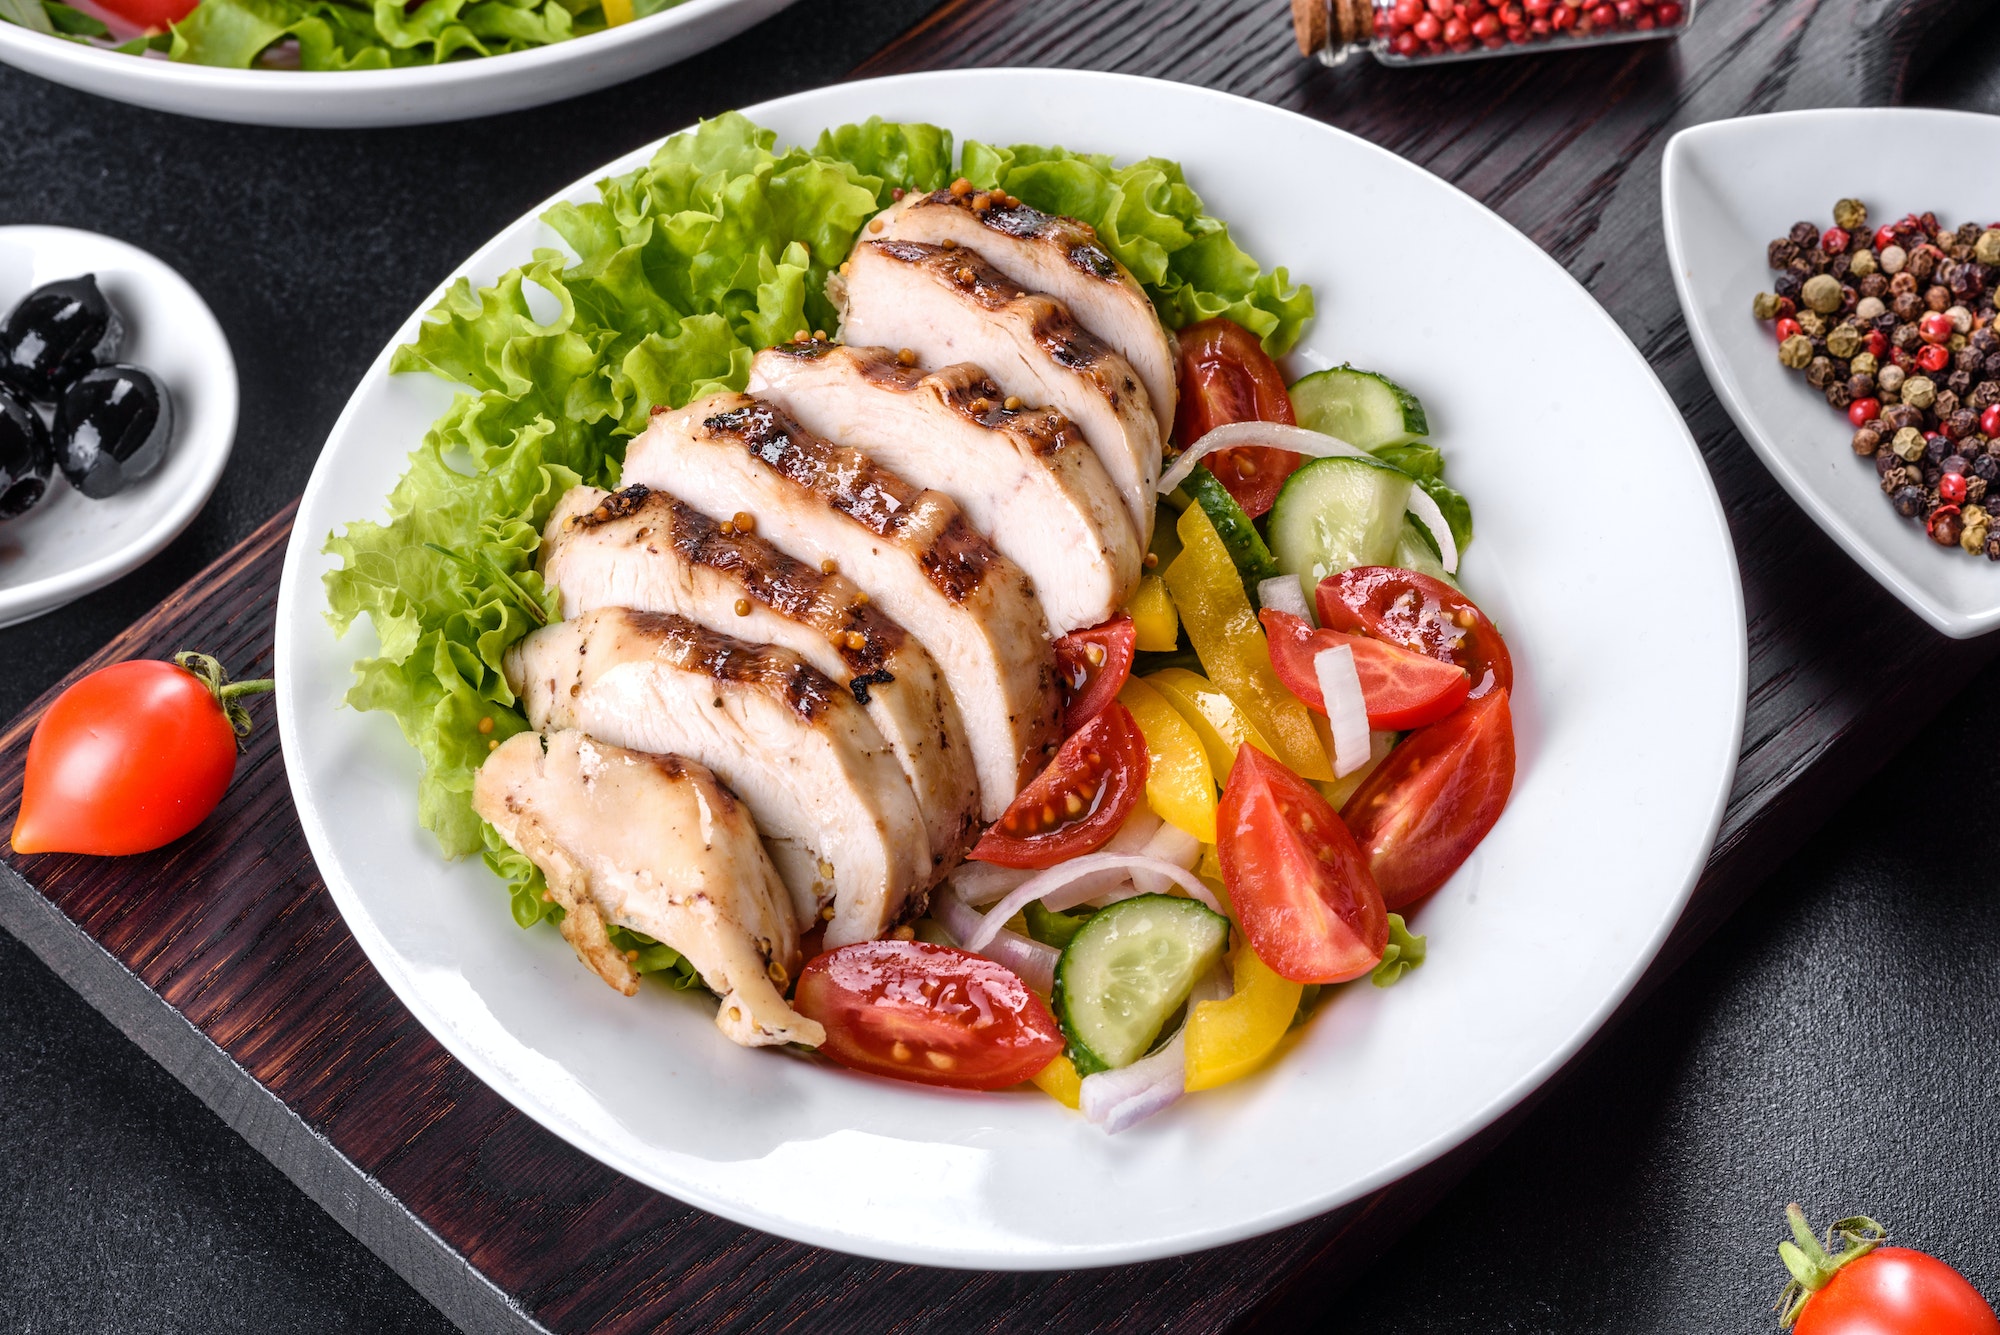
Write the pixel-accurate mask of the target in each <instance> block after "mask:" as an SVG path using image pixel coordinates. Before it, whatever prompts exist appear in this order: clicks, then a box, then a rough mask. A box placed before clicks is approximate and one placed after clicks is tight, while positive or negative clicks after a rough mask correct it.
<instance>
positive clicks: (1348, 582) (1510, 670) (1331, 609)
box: [1314, 566, 1514, 700]
mask: <svg viewBox="0 0 2000 1335" xmlns="http://www.w3.org/2000/svg"><path fill="white" fill-rule="evenodd" d="M1314 601H1316V602H1317V603H1318V604H1319V624H1320V625H1322V626H1325V627H1327V628H1328V629H1329V630H1344V631H1346V632H1348V633H1349V634H1352V635H1372V636H1374V637H1375V638H1376V639H1378V640H1387V641H1388V642H1389V643H1390V644H1396V645H1401V646H1402V647H1403V648H1405V649H1413V650H1415V651H1416V652H1417V653H1420V654H1429V655H1430V656H1431V657H1432V658H1437V659H1442V660H1443V661H1445V662H1447V663H1456V664H1458V666H1460V667H1462V668H1464V669H1465V670H1466V671H1467V672H1468V673H1470V674H1471V676H1472V698H1473V699H1475V700H1476V699H1478V698H1479V697H1480V696H1482V695H1485V694H1487V693H1488V692H1490V691H1504V690H1509V689H1511V688H1512V687H1513V685H1514V660H1513V659H1512V658H1511V657H1510V656H1509V655H1508V653H1507V642H1506V641H1505V640H1503V639H1501V638H1500V632H1499V630H1498V629H1496V628H1495V627H1494V625H1493V623H1492V622H1491V621H1488V620H1487V619H1486V614H1485V613H1484V612H1482V611H1480V610H1479V608H1478V607H1477V606H1476V605H1475V604H1474V603H1473V601H1472V600H1471V599H1470V598H1468V597H1466V596H1465V595H1464V594H1462V593H1460V592H1459V591H1458V590H1457V589H1454V588H1452V587H1451V585H1449V584H1447V583H1445V582H1444V581H1443V580H1441V579H1432V578H1431V577H1430V576H1429V575H1420V574H1418V573H1417V572H1416V571H1414V570H1404V569H1401V568H1399V567H1397V566H1356V567H1355V568H1354V569H1352V570H1343V571H1341V572H1340V573H1339V574H1337V575H1328V576H1327V577H1326V578H1325V579H1323V580H1321V581H1320V582H1319V588H1318V589H1317V590H1316V591H1315V594H1314Z"/></svg>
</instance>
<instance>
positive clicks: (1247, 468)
mask: <svg viewBox="0 0 2000 1335" xmlns="http://www.w3.org/2000/svg"><path fill="white" fill-rule="evenodd" d="M1177 337H1178V338H1179V339H1180V345H1181V365H1180V391H1181V403H1180V408H1179V409H1178V410H1177V411H1176V412H1175V414H1174V441H1175V443H1176V444H1178V445H1179V446H1180V447H1181V448H1182V449H1186V448H1187V447H1188V446H1190V445H1192V444H1194V443H1195V442H1196V441H1198V440H1200V439H1201V438H1202V437H1203V436H1205V435H1207V434H1208V433H1209V432H1210V431H1213V430H1214V429H1215V428H1216V427H1219V426H1226V425H1228V424H1229V423H1231V422H1283V423H1284V424H1285V425H1286V426H1294V425H1296V424H1297V421H1298V419H1297V418H1295V417H1294V416H1293V415H1292V396H1291V395H1290V394H1288V393H1286V392H1285V377H1284V374H1283V373H1282V372H1281V371H1279V370H1278V366H1277V363H1275V362H1273V361H1272V360H1271V359H1270V358H1269V357H1268V356H1266V355H1265V353H1264V345H1263V344H1262V343H1259V342H1258V341H1257V336H1256V335H1255V334H1253V333H1251V332H1250V331H1249V330H1248V329H1245V328H1244V327H1243V326H1242V325H1240V324H1237V323H1236V322H1235V321H1234V320H1230V319H1226V318H1224V317H1222V316H1217V317H1216V318H1215V319H1213V320H1203V321H1202V322H1201V323H1200V324H1192V325H1189V326H1188V327H1187V328H1185V329H1183V330H1181V331H1180V333H1179V335H1178V336H1177ZM1302 457H1303V456H1301V455H1297V454H1294V453H1292V452H1291V451H1290V450H1277V449H1267V448H1263V447H1261V446H1256V445H1241V446H1238V447H1237V448H1235V449H1233V450H1217V451H1216V452H1215V453H1214V454H1211V455H1209V456H1208V457H1207V458H1205V459H1203V460H1202V462H1203V463H1204V464H1206V465H1207V466H1208V471H1210V472H1211V473H1214V474H1215V476H1216V479H1217V480H1218V481H1220V482H1221V483H1222V485H1223V486H1224V487H1225V488H1227V489H1228V491H1229V494H1230V495H1231V496H1234V497H1235V498H1236V503H1237V504H1238V505H1240V506H1242V507H1243V512H1244V513H1245V514H1247V515H1249V516H1250V517H1251V518H1252V519H1255V518H1256V517H1257V516H1258V515H1261V514H1263V513H1264V512H1265V511H1266V510H1269V509H1270V508H1271V502H1273V501H1275V500H1277V499H1278V488H1279V487H1281V486H1283V485H1284V484H1285V479H1286V478H1288V477H1290V476H1291V475H1292V473H1293V471H1294V470H1295V469H1297V468H1298V466H1299V461H1300V459H1301V458H1302Z"/></svg>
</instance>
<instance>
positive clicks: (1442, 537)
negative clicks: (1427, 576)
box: [1409, 483, 1458, 575]
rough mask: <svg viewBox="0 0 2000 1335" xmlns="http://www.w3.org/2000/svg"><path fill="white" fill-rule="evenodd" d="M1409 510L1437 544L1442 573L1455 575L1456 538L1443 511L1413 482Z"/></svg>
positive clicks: (1456, 557) (1456, 567) (1456, 562)
mask: <svg viewBox="0 0 2000 1335" xmlns="http://www.w3.org/2000/svg"><path fill="white" fill-rule="evenodd" d="M1409 510H1410V513H1411V514H1413V515H1415V516H1416V517H1417V522H1418V523H1420V524H1422V525H1423V526H1424V527H1425V528H1427V529H1429V530H1430V531H1431V541H1433V542H1435V543H1437V545H1438V563H1439V564H1440V565H1442V566H1443V567H1444V573H1445V574H1447V575H1456V574H1457V573H1458V540H1457V539H1455V538H1453V537H1452V536H1451V525H1450V524H1448V523H1446V522H1445V517H1444V511H1442V510H1440V509H1438V503H1437V502H1436V501H1435V500H1433V499H1432V498H1431V494H1430V493H1429V492H1427V491H1425V490H1424V489H1423V488H1422V487H1420V486H1417V485H1416V484H1415V483H1412V484H1411V486H1410V501H1409Z"/></svg>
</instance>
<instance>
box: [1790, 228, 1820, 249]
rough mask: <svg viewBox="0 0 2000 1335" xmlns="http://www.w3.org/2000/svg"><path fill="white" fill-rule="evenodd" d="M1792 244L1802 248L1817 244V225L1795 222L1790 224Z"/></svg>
mask: <svg viewBox="0 0 2000 1335" xmlns="http://www.w3.org/2000/svg"><path fill="white" fill-rule="evenodd" d="M1792 244H1793V245H1795V246H1797V247H1798V248H1799V249H1801V250H1804V249H1805V248H1806V247H1807V246H1816V245H1818V244H1819V227H1818V226H1817V225H1816V224H1814V223H1809V222H1796V223H1793V224H1792Z"/></svg>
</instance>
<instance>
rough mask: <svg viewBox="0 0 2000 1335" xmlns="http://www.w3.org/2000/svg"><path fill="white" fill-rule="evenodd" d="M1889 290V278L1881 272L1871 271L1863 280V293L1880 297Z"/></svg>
mask: <svg viewBox="0 0 2000 1335" xmlns="http://www.w3.org/2000/svg"><path fill="white" fill-rule="evenodd" d="M1888 290H1889V280H1888V278H1887V277H1886V276H1884V275H1883V274H1881V273H1871V274H1869V275H1868V276H1867V277H1866V278H1864V279H1862V280H1861V295H1862V296H1864V297H1879V296H1881V295H1882V294H1883V293H1884V292H1887V291H1888Z"/></svg>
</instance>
